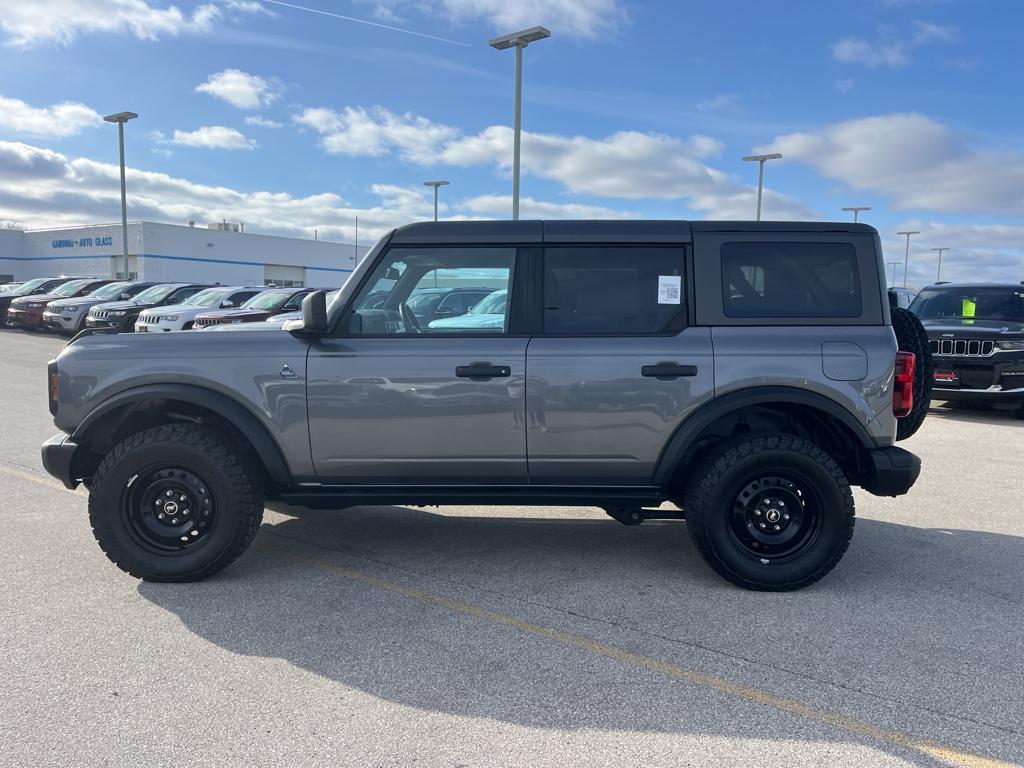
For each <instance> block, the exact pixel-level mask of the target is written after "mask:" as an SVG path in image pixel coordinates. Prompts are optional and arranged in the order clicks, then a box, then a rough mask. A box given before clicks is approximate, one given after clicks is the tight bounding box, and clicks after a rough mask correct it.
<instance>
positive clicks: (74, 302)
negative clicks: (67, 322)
mask: <svg viewBox="0 0 1024 768" xmlns="http://www.w3.org/2000/svg"><path fill="white" fill-rule="evenodd" d="M105 301H106V299H94V298H92V297H91V296H79V297H77V298H74V299H58V300H57V301H52V302H50V306H52V307H54V308H60V309H68V308H70V307H91V306H95V305H96V304H102V303H103V302H105Z"/></svg>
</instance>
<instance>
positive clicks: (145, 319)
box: [139, 315, 160, 323]
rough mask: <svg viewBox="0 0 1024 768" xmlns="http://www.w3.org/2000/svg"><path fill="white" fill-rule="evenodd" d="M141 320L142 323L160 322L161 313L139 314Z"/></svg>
mask: <svg viewBox="0 0 1024 768" xmlns="http://www.w3.org/2000/svg"><path fill="white" fill-rule="evenodd" d="M139 322H140V323H159V322H160V315H140V316H139Z"/></svg>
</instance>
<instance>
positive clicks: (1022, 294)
mask: <svg viewBox="0 0 1024 768" xmlns="http://www.w3.org/2000/svg"><path fill="white" fill-rule="evenodd" d="M910 311H911V312H913V313H914V314H915V315H917V316H918V317H920V318H921V319H922V320H995V321H997V322H1013V323H1024V286H1021V287H1020V288H1000V287H995V286H993V287H990V288H971V287H966V286H965V287H962V288H960V287H956V286H951V287H949V288H925V289H924V290H922V291H921V293H919V294H918V295H917V298H916V299H914V302H913V303H912V304H911V305H910Z"/></svg>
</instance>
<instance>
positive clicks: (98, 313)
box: [89, 309, 110, 320]
mask: <svg viewBox="0 0 1024 768" xmlns="http://www.w3.org/2000/svg"><path fill="white" fill-rule="evenodd" d="M109 314H110V312H108V311H107V310H105V309H94V310H92V311H90V312H89V315H90V316H91V317H93V318H95V319H96V320H106V319H107V315H109Z"/></svg>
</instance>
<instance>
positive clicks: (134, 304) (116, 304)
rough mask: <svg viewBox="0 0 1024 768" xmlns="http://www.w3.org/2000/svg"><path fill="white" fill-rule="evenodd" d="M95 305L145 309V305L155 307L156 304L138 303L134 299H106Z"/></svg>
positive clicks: (106, 307) (111, 307)
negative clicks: (106, 300) (104, 301)
mask: <svg viewBox="0 0 1024 768" xmlns="http://www.w3.org/2000/svg"><path fill="white" fill-rule="evenodd" d="M96 306H98V307H100V308H101V309H106V310H114V311H117V310H119V309H145V308H146V307H155V306H157V305H156V304H154V303H153V302H146V303H145V304H140V303H138V302H135V301H108V302H106V303H102V304H97V305H96Z"/></svg>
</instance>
